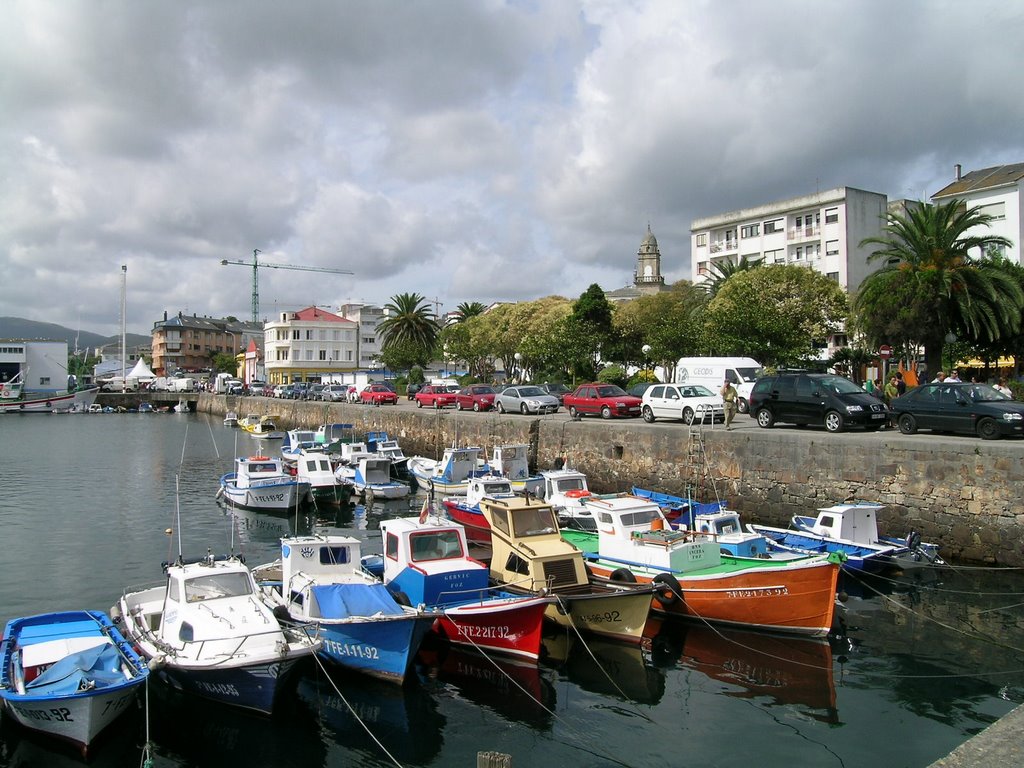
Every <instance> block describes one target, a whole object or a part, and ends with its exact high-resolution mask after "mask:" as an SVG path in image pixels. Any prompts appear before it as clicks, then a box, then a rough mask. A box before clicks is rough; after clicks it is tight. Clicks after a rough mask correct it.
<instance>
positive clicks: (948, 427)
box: [892, 381, 1024, 440]
mask: <svg viewBox="0 0 1024 768" xmlns="http://www.w3.org/2000/svg"><path fill="white" fill-rule="evenodd" d="M892 410H893V420H894V421H895V422H896V425H897V426H899V428H900V432H902V433H903V434H904V435H912V434H914V433H915V432H917V430H919V429H932V430H935V431H938V432H962V433H964V434H968V435H980V436H981V437H983V438H984V439H985V440H996V439H998V438H1000V437H1002V436H1003V435H1024V403H1020V402H1017V401H1016V400H1013V399H1011V398H1009V397H1007V396H1006V395H1004V394H1003V393H1002V392H1000V391H999V390H997V389H995V388H994V387H990V386H989V385H988V384H971V383H964V382H948V381H943V382H933V383H931V384H922V385H921V386H919V387H914V389H911V390H909V391H908V392H907V393H906V394H905V395H903V396H902V397H897V398H896V399H895V400H893V401H892Z"/></svg>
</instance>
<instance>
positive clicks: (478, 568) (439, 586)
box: [380, 517, 489, 605]
mask: <svg viewBox="0 0 1024 768" xmlns="http://www.w3.org/2000/svg"><path fill="white" fill-rule="evenodd" d="M380 528H381V534H382V535H383V537H384V555H383V560H384V581H385V583H387V584H388V586H389V588H390V589H391V590H392V591H400V592H404V593H405V594H406V595H407V596H408V598H409V601H410V602H411V603H412V604H413V605H419V604H424V605H446V604H452V603H464V602H466V601H467V600H481V599H483V598H484V597H486V596H487V590H488V583H489V573H488V569H487V566H486V565H484V564H483V563H481V562H479V561H478V560H474V559H472V558H471V557H469V554H468V551H469V550H468V546H467V543H466V530H465V528H463V527H462V526H461V525H460V524H458V523H454V522H451V521H448V520H444V519H443V518H439V517H430V518H427V519H426V520H425V521H424V522H420V520H419V518H415V517H409V518H401V519H396V520H383V521H381V523H380Z"/></svg>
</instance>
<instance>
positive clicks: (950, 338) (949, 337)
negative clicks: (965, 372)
mask: <svg viewBox="0 0 1024 768" xmlns="http://www.w3.org/2000/svg"><path fill="white" fill-rule="evenodd" d="M943 341H945V342H946V346H944V347H943V348H942V357H943V358H944V362H943V367H945V369H946V370H947V371H948V370H949V369H950V368H952V367H953V358H952V356H950V357H949V359H948V360H945V357H946V347H949V346H951V345H953V344H956V334H955V333H953V332H952V331H950V332H949V333H947V334H946V336H945V338H944V339H943ZM946 362H948V363H949V365H946V364H945V363H946Z"/></svg>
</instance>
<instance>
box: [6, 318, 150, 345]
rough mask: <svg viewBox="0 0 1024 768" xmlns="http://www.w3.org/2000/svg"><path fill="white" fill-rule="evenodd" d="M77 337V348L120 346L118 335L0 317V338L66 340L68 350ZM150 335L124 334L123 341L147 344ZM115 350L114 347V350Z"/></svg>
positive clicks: (133, 343)
mask: <svg viewBox="0 0 1024 768" xmlns="http://www.w3.org/2000/svg"><path fill="white" fill-rule="evenodd" d="M76 336H77V337H78V348H79V349H85V348H86V347H103V346H107V345H109V344H113V345H114V346H115V348H119V347H120V346H121V337H120V336H100V335H99V334H98V333H90V332H89V331H76V330H74V329H72V328H65V327H64V326H63V325H57V324H55V323H40V322H38V321H36V320H26V319H25V318H23V317H0V339H42V340H45V341H66V342H67V343H68V351H69V352H73V351H74V349H75V337H76ZM152 340H153V339H152V337H151V336H143V335H142V334H141V333H128V334H125V343H126V344H127V346H128V348H129V349H131V348H133V347H137V346H140V345H145V346H149V344H150V343H151V342H152ZM114 351H115V352H116V351H117V350H116V349H115V350H114Z"/></svg>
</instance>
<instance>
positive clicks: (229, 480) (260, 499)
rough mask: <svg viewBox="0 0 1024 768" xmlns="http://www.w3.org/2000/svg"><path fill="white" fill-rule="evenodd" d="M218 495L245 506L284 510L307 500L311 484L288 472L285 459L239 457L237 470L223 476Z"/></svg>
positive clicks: (247, 507) (273, 510)
mask: <svg viewBox="0 0 1024 768" xmlns="http://www.w3.org/2000/svg"><path fill="white" fill-rule="evenodd" d="M217 497H218V498H223V499H224V501H225V502H227V503H228V504H231V505H233V506H236V507H242V508H244V509H255V510H263V511H267V512H282V511H287V510H290V509H294V508H295V507H296V506H298V505H299V504H301V503H303V502H305V501H307V500H308V499H309V498H310V484H309V483H308V482H306V481H303V480H298V479H296V478H294V477H292V476H291V475H290V474H289V473H287V472H285V470H284V466H283V465H282V462H281V459H275V458H273V457H271V456H247V457H239V458H237V459H235V471H234V472H228V473H227V474H225V475H222V476H221V478H220V490H218V491H217Z"/></svg>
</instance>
